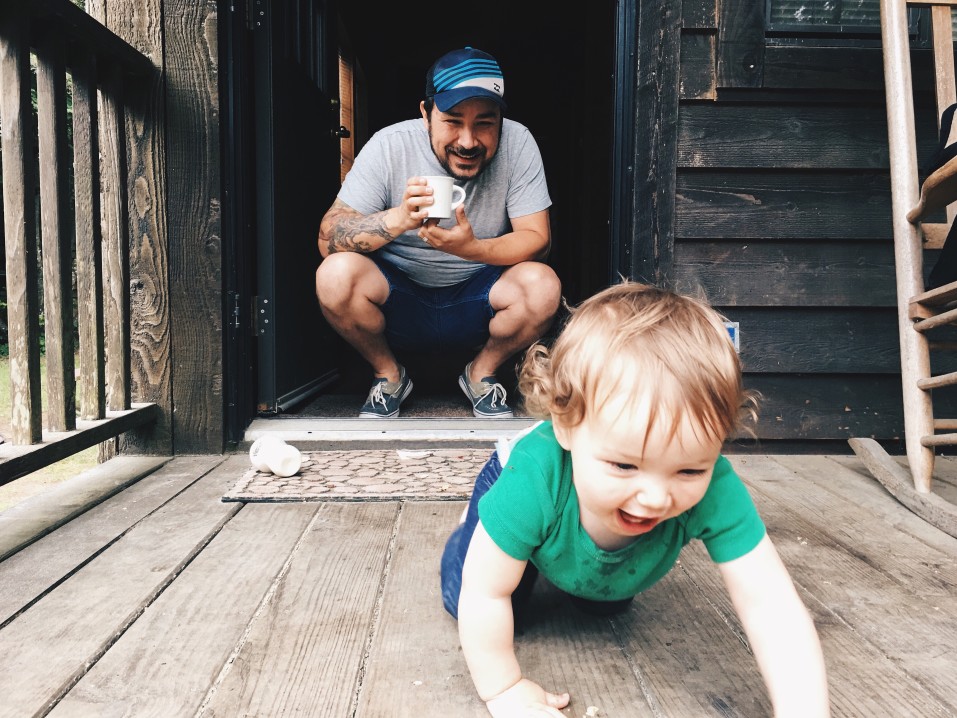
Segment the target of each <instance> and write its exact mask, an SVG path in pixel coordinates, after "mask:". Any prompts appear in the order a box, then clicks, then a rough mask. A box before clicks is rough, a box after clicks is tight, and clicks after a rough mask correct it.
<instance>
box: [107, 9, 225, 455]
mask: <svg viewBox="0 0 957 718" xmlns="http://www.w3.org/2000/svg"><path fill="white" fill-rule="evenodd" d="M103 5H104V7H102V8H101V11H102V13H103V16H102V18H101V19H102V21H103V24H104V25H106V27H108V28H109V29H110V30H112V31H113V32H114V33H116V34H117V35H118V36H119V37H121V38H122V39H123V40H125V41H126V42H128V43H129V44H130V45H132V46H133V47H135V48H136V49H137V50H138V51H140V52H142V53H143V55H145V58H146V59H147V61H148V62H150V63H151V64H153V65H155V68H156V70H155V71H154V72H152V73H151V74H150V75H148V76H147V77H145V78H141V79H139V80H138V81H137V82H135V83H127V84H126V86H125V87H126V95H125V99H126V101H127V103H128V105H129V107H130V112H128V113H127V117H126V126H125V133H126V138H127V147H128V152H129V157H128V164H127V167H128V171H129V178H128V182H129V184H128V187H129V192H128V199H129V204H128V212H127V214H128V219H129V222H130V226H131V230H130V235H131V236H130V246H129V277H130V280H131V286H130V297H129V302H130V335H129V344H130V346H129V352H130V367H129V369H130V383H131V392H132V393H133V394H134V395H135V396H136V398H137V401H150V402H153V403H155V404H156V405H157V406H159V407H160V409H161V412H160V416H159V419H158V421H157V423H156V425H155V427H153V429H152V430H151V431H138V432H133V433H128V434H126V435H124V436H123V438H122V441H121V449H122V450H124V451H135V452H143V453H150V454H154V453H156V454H171V453H173V434H172V431H173V430H172V424H173V388H172V385H173V367H172V361H173V360H172V351H171V344H172V337H171V325H170V312H171V311H172V309H171V306H172V305H171V300H170V297H171V290H170V259H169V256H170V246H169V245H170V241H171V239H170V237H169V229H168V223H169V216H168V215H169V211H168V210H169V204H168V203H169V198H168V190H169V188H170V187H171V186H172V180H170V179H167V176H166V155H167V152H166V136H167V126H166V117H167V101H168V100H167V95H166V90H167V86H168V82H169V78H168V77H167V75H166V73H165V64H164V63H165V62H166V59H167V57H168V53H170V52H178V50H171V49H170V48H166V47H165V46H164V35H163V22H162V18H163V16H164V10H163V7H162V2H161V1H160V0H140V2H139V4H138V5H137V13H136V17H137V22H130V17H129V8H128V7H126V6H124V5H122V4H120V3H103ZM166 12H168V13H172V16H171V19H173V18H180V16H181V11H180V9H178V8H174V7H172V6H169V7H168V8H167V9H166ZM181 19H182V21H184V22H188V20H187V19H186V18H181ZM177 27H178V26H177ZM173 28H174V23H169V30H170V31H171V32H172V31H173ZM202 29H203V27H202V26H201V25H199V24H197V25H196V27H195V31H196V32H200V31H202ZM206 29H208V28H206ZM171 40H172V38H171ZM173 46H175V45H173ZM173 46H171V47H173ZM127 67H129V65H127ZM160 70H163V71H160ZM182 131H183V132H185V133H189V134H192V133H193V131H194V130H193V129H192V128H188V129H183V130H182ZM179 237H180V240H179V241H183V242H191V240H192V238H193V237H194V235H193V234H192V233H191V231H189V230H186V229H183V231H182V233H181V234H180V235H179ZM186 314H187V315H188V314H189V312H188V311H187V312H186ZM184 316H185V315H184ZM183 366H184V367H185V366H187V365H186V364H185V363H184V364H183ZM207 369H208V368H207ZM194 371H199V374H201V375H202V374H205V375H206V376H207V377H209V372H208V371H202V370H198V369H197V367H190V368H189V371H184V372H182V374H184V375H185V374H189V373H190V372H194ZM214 383H215V382H213V381H210V382H209V385H212V384H214ZM189 404H190V399H187V400H186V401H184V403H183V404H180V409H181V410H182V411H184V412H185V413H188V412H186V411H185V407H186V406H187V405H189ZM220 425H221V424H220ZM220 425H213V424H211V427H210V428H211V430H213V431H218V430H219V426H220ZM221 450H222V446H221V445H220V446H217V447H210V448H209V449H208V450H206V451H208V452H211V453H219V452H220V451H221ZM206 451H197V452H196V453H206ZM182 452H183V447H182V446H179V447H177V453H182Z"/></svg>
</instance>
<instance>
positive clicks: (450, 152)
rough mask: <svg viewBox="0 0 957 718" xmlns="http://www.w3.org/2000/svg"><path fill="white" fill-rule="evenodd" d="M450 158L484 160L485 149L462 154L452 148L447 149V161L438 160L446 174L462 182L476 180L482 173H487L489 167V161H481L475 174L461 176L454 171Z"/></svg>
mask: <svg viewBox="0 0 957 718" xmlns="http://www.w3.org/2000/svg"><path fill="white" fill-rule="evenodd" d="M450 157H461V158H462V159H465V160H474V159H476V158H484V157H485V149H484V148H482V149H479V150H478V151H474V152H462V151H461V150H455V149H453V148H452V147H446V148H445V159H441V158H438V160H439V164H440V165H442V169H444V170H445V171H446V172H448V173H449V174H450V175H452V176H453V177H454V178H455V179H457V180H460V181H462V182H467V181H468V180H472V179H475V178H476V177H478V176H479V175H480V174H482V172H484V171H485V168H486V167H488V160H486V159H480V161H479V166H478V169H476V170H475V174H471V175H461V174H458V173H457V172H456V171H455V170H454V169H452V164H451V162H450V161H449V158H450Z"/></svg>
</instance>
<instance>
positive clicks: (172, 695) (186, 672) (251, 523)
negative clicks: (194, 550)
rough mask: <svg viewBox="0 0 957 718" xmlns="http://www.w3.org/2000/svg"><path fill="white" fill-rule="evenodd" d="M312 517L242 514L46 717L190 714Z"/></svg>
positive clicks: (286, 510)
mask: <svg viewBox="0 0 957 718" xmlns="http://www.w3.org/2000/svg"><path fill="white" fill-rule="evenodd" d="M315 513H316V507H315V506H308V505H295V506H254V507H252V508H247V509H243V510H242V511H240V512H239V513H238V514H237V515H236V516H235V517H234V518H232V520H231V521H230V522H229V523H228V524H226V525H225V526H224V527H223V529H222V531H220V532H219V533H218V534H217V535H216V536H215V537H214V538H213V539H212V541H210V543H209V545H208V546H207V547H206V548H205V549H204V550H203V551H202V553H201V554H200V555H199V556H197V557H196V559H195V560H194V561H193V562H192V563H190V564H189V566H187V567H186V568H185V569H184V570H183V572H182V574H181V575H180V576H178V577H177V579H176V581H175V582H174V583H173V584H172V585H171V586H169V587H168V588H167V589H166V590H165V591H164V592H163V594H162V595H161V596H159V597H158V598H157V599H156V600H155V601H154V602H153V603H152V604H150V606H149V607H148V608H147V609H146V611H145V612H144V614H143V615H142V616H141V617H140V618H139V619H138V620H137V621H136V623H134V624H133V625H132V626H131V627H130V628H129V630H128V631H126V632H125V633H124V634H123V635H122V636H121V637H120V638H119V640H118V641H117V642H116V644H115V645H114V646H112V647H111V648H110V650H109V652H108V653H107V654H106V655H105V656H103V658H101V659H100V660H99V661H98V662H97V664H96V665H95V666H93V667H92V668H91V670H90V671H89V673H87V674H86V675H85V676H83V678H82V679H81V680H80V681H79V682H78V683H77V684H76V686H74V687H73V689H72V690H71V691H70V693H69V694H68V695H67V696H66V697H64V699H63V700H62V701H61V702H60V703H59V705H57V706H56V708H55V709H54V710H53V711H52V712H51V713H50V715H51V716H80V715H89V716H95V715H104V714H109V715H115V716H145V715H150V716H186V715H194V714H195V713H196V711H197V710H198V709H199V708H200V707H201V706H202V704H203V702H204V700H205V698H206V696H207V694H208V692H209V691H210V688H211V686H213V684H214V681H215V680H216V678H217V676H218V675H219V674H220V672H221V671H222V669H223V667H224V666H226V665H227V664H228V661H229V659H230V657H231V655H232V654H233V651H234V649H235V648H236V647H237V646H238V645H240V643H241V641H242V638H243V634H244V633H245V632H246V630H247V628H248V627H249V625H250V623H251V622H252V621H253V619H254V618H255V616H256V612H257V609H258V608H259V607H260V605H261V604H262V602H263V600H264V597H266V596H267V595H268V594H269V592H270V590H271V589H272V588H273V586H274V584H275V582H276V579H277V577H278V576H279V575H280V573H281V572H282V569H283V566H284V563H285V560H286V558H287V557H288V556H289V555H290V554H291V553H292V551H293V549H294V548H295V546H296V543H297V542H298V540H299V539H300V537H301V536H302V535H303V532H304V531H305V530H306V527H307V526H308V525H309V523H310V521H311V520H312V518H313V516H314V515H315ZM224 595H228V597H229V598H228V600H224ZM158 637H162V641H158V640H157V638H158ZM231 715H239V714H237V713H232V714H231ZM262 715H269V713H264V714H262Z"/></svg>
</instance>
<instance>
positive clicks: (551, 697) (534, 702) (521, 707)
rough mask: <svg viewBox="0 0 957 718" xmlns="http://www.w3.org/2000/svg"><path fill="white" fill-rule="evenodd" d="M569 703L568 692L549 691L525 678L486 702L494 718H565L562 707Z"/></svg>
mask: <svg viewBox="0 0 957 718" xmlns="http://www.w3.org/2000/svg"><path fill="white" fill-rule="evenodd" d="M567 705H568V694H567V693H560V694H556V693H549V692H548V691H546V690H545V689H544V688H542V687H541V686H540V685H538V684H537V683H535V682H533V681H530V680H528V679H526V678H523V679H522V680H520V681H519V682H518V683H516V684H515V685H514V686H512V687H511V688H509V689H508V690H506V691H503V692H501V693H499V694H498V695H497V696H495V697H494V698H492V699H490V700H488V701H486V702H485V707H486V708H488V712H489V713H490V714H491V715H492V716H493V718H520V717H524V716H552V717H553V718H565V716H564V715H563V714H562V712H561V711H560V710H559V709H560V708H564V707H565V706H567Z"/></svg>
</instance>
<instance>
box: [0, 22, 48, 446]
mask: <svg viewBox="0 0 957 718" xmlns="http://www.w3.org/2000/svg"><path fill="white" fill-rule="evenodd" d="M0 23H2V25H3V32H2V33H0V128H2V131H3V220H4V224H3V227H4V239H5V243H6V255H7V256H6V263H7V264H6V267H7V331H8V333H9V339H8V341H9V347H10V394H11V396H10V398H11V402H12V406H13V412H12V417H11V429H12V432H13V436H12V439H13V441H14V443H17V444H36V443H38V442H39V441H41V439H42V436H43V427H42V419H43V416H42V409H41V406H40V327H39V315H38V309H39V307H38V303H39V298H38V293H37V289H38V287H37V245H36V214H35V212H36V206H35V198H34V188H35V187H36V168H35V161H36V160H35V157H36V155H35V152H34V149H35V148H34V143H33V140H32V138H33V137H34V133H33V126H32V125H33V122H32V118H33V111H32V106H31V103H30V85H31V79H30V43H29V34H28V29H29V23H28V21H27V19H26V18H25V17H24V16H23V15H22V14H21V13H20V6H16V7H11V6H9V5H8V6H7V7H6V8H5V10H2V11H0Z"/></svg>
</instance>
